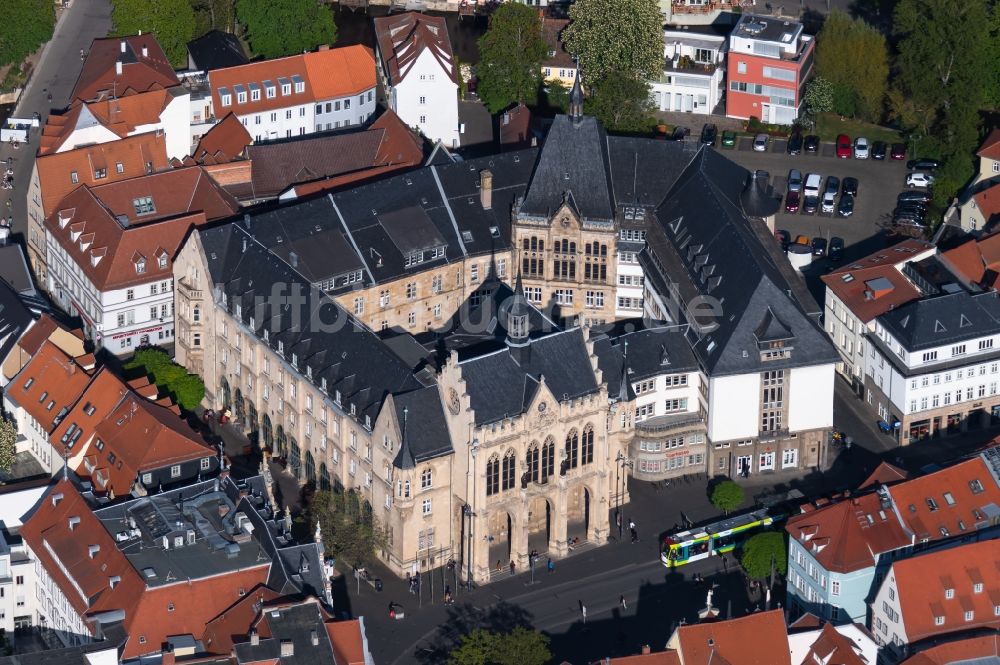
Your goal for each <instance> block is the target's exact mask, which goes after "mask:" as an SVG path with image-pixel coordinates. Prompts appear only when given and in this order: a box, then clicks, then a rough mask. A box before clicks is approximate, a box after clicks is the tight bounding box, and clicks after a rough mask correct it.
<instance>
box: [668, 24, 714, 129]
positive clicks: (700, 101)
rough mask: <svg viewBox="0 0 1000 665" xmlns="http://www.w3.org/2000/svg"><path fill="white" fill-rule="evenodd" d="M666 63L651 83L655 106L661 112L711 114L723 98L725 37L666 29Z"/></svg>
mask: <svg viewBox="0 0 1000 665" xmlns="http://www.w3.org/2000/svg"><path fill="white" fill-rule="evenodd" d="M663 42H664V56H665V60H666V66H665V67H664V70H663V74H662V75H661V76H660V78H659V79H657V80H655V81H651V82H650V95H651V96H652V100H653V106H654V107H656V108H657V109H658V110H660V111H683V112H686V113H698V114H702V115H708V114H710V113H712V110H713V109H714V108H715V107H716V106H718V104H719V102H720V101H721V100H722V94H723V84H724V82H725V62H726V55H725V53H726V38H725V37H723V36H721V35H715V34H712V33H693V32H690V31H687V30H683V31H681V30H664V31H663Z"/></svg>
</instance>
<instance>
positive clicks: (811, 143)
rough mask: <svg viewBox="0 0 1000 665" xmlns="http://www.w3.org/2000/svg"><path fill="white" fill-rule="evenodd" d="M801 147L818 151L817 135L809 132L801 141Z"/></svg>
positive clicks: (810, 150) (807, 150)
mask: <svg viewBox="0 0 1000 665" xmlns="http://www.w3.org/2000/svg"><path fill="white" fill-rule="evenodd" d="M802 148H803V150H805V151H806V152H819V137H818V136H816V135H815V134H810V135H809V136H807V137H806V138H805V141H803V142H802Z"/></svg>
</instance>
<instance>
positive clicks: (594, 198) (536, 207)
mask: <svg viewBox="0 0 1000 665" xmlns="http://www.w3.org/2000/svg"><path fill="white" fill-rule="evenodd" d="M567 199H568V200H569V201H570V203H571V204H572V205H573V206H574V208H575V210H576V211H577V213H578V214H580V215H581V216H582V217H585V218H587V219H594V220H607V221H610V220H611V219H613V218H614V209H615V208H614V192H613V191H612V184H611V169H610V163H609V159H608V140H607V135H606V134H605V133H604V128H603V127H601V125H600V123H599V122H597V120H596V119H594V118H588V117H584V118H582V119H581V120H580V121H579V122H578V123H574V122H573V121H572V119H570V117H569V116H565V115H557V116H556V118H555V120H554V121H553V122H552V127H551V128H550V129H549V134H548V136H547V137H546V138H545V147H544V149H543V150H542V153H541V156H540V158H539V160H538V166H537V167H536V168H535V172H534V173H533V174H532V176H531V186H530V187H529V188H528V193H527V195H526V196H525V198H524V202H523V203H522V205H521V207H520V210H519V214H522V215H531V216H541V217H546V218H547V217H550V216H551V215H552V213H554V212H555V211H556V209H558V208H559V206H561V205H562V204H563V201H564V200H567Z"/></svg>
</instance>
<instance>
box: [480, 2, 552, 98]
mask: <svg viewBox="0 0 1000 665" xmlns="http://www.w3.org/2000/svg"><path fill="white" fill-rule="evenodd" d="M547 50H548V46H547V45H546V44H545V40H544V39H543V38H542V22H541V21H540V20H539V19H538V12H537V11H536V10H535V9H534V8H532V7H529V6H528V5H522V4H521V3H518V2H505V3H503V4H502V5H500V8H499V9H497V10H496V11H495V12H494V13H493V15H492V16H491V17H490V27H489V30H487V31H486V34H484V35H483V36H482V37H480V39H479V64H478V65H477V66H476V73H477V75H478V77H479V88H478V93H479V98H480V99H481V100H483V103H484V104H486V108H487V109H489V111H490V113H499V112H500V111H502V110H504V109H505V108H507V107H508V106H510V105H511V104H513V103H515V102H529V101H534V99H535V96H536V95H537V94H538V86H539V85H540V84H541V81H542V70H541V65H542V58H544V57H545V53H546V52H547Z"/></svg>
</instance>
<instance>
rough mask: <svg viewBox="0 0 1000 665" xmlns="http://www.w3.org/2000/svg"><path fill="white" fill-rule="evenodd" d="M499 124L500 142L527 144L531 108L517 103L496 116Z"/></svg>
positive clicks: (505, 143) (529, 132)
mask: <svg viewBox="0 0 1000 665" xmlns="http://www.w3.org/2000/svg"><path fill="white" fill-rule="evenodd" d="M497 124H498V125H499V126H500V144H501V145H512V144H513V145H517V144H521V143H524V144H527V143H528V142H529V141H530V140H531V131H530V128H531V110H530V109H529V108H528V107H527V106H525V105H524V104H517V105H516V106H514V107H513V108H510V109H508V110H506V111H504V112H503V113H501V114H500V116H499V117H498V118H497Z"/></svg>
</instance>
